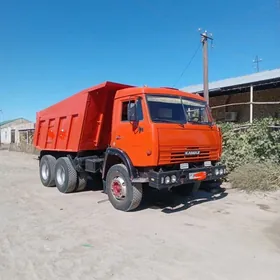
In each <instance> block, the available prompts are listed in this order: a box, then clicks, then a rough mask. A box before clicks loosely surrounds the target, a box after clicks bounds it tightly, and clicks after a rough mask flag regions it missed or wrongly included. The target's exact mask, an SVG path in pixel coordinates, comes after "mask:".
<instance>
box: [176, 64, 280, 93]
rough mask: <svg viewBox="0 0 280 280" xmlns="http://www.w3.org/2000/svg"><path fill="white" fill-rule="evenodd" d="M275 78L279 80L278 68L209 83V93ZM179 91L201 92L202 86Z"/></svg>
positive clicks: (193, 86) (188, 87)
mask: <svg viewBox="0 0 280 280" xmlns="http://www.w3.org/2000/svg"><path fill="white" fill-rule="evenodd" d="M277 78H280V68H279V69H274V70H269V71H263V72H258V73H254V74H251V75H247V76H240V77H235V78H229V79H225V80H220V81H215V82H211V83H209V91H213V90H216V89H217V90H218V89H220V88H225V87H232V86H239V85H244V84H253V83H257V82H262V81H266V80H272V79H277ZM181 90H182V91H186V92H191V93H194V92H202V91H203V84H200V85H191V86H187V87H184V88H182V89H181Z"/></svg>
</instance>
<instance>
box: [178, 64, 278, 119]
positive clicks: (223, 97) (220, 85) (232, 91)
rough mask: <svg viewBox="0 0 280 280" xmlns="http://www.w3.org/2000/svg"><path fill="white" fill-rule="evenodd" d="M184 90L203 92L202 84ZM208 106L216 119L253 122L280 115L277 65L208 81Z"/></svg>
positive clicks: (201, 93)
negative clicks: (260, 70) (238, 75)
mask: <svg viewBox="0 0 280 280" xmlns="http://www.w3.org/2000/svg"><path fill="white" fill-rule="evenodd" d="M182 90H183V91H187V92H192V93H198V94H200V95H203V85H202V84H201V85H193V86H188V87H185V88H183V89H182ZM209 97H210V107H211V109H212V114H213V117H214V118H215V120H216V121H232V122H239V123H242V122H252V121H253V120H254V119H259V118H264V117H276V118H280V69H275V70H270V71H264V72H259V73H254V74H251V75H247V76H242V77H236V78H230V79H226V80H220V81H216V82H211V83H209Z"/></svg>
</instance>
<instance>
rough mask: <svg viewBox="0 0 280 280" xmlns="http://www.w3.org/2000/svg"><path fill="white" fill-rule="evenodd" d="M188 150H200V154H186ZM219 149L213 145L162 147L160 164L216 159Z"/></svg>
mask: <svg viewBox="0 0 280 280" xmlns="http://www.w3.org/2000/svg"><path fill="white" fill-rule="evenodd" d="M187 151H200V153H199V154H198V155H196V154H190V155H186V154H185V153H186V152H187ZM217 157H218V149H217V148H212V147H185V148H183V147H182V148H171V149H170V148H169V149H168V148H164V147H161V149H160V153H159V164H170V163H181V162H189V163H191V162H201V161H207V160H216V159H217Z"/></svg>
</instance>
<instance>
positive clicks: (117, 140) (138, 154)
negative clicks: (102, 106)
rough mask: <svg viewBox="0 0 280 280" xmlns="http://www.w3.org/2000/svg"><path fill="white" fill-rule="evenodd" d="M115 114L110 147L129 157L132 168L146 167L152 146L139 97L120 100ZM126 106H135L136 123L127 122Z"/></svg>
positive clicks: (144, 111) (147, 123) (149, 129)
mask: <svg viewBox="0 0 280 280" xmlns="http://www.w3.org/2000/svg"><path fill="white" fill-rule="evenodd" d="M119 102H121V104H119V106H118V109H119V110H116V114H115V122H114V127H115V131H114V133H113V139H112V144H113V145H112V146H113V147H115V148H118V149H121V150H123V151H124V152H126V153H127V155H128V156H129V157H130V159H131V161H132V163H133V165H134V166H146V165H148V162H149V160H150V158H149V156H150V155H149V153H147V151H149V150H151V149H152V147H151V146H150V145H151V144H152V139H151V128H150V126H149V122H148V121H147V119H145V115H146V109H145V108H144V106H143V100H142V99H141V97H140V98H139V97H135V98H134V97H133V98H131V97H130V99H129V98H127V99H123V100H120V101H119ZM128 106H136V114H137V121H135V122H131V121H129V120H128V114H127V112H128Z"/></svg>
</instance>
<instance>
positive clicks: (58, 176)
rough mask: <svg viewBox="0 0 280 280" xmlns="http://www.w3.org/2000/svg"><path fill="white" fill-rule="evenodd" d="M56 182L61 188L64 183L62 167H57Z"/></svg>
mask: <svg viewBox="0 0 280 280" xmlns="http://www.w3.org/2000/svg"><path fill="white" fill-rule="evenodd" d="M56 180H57V182H58V184H59V185H60V186H62V185H63V184H64V182H65V170H64V168H63V166H59V167H58V168H57V172H56Z"/></svg>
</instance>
